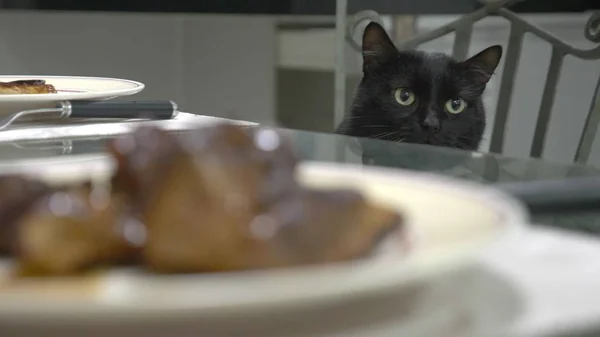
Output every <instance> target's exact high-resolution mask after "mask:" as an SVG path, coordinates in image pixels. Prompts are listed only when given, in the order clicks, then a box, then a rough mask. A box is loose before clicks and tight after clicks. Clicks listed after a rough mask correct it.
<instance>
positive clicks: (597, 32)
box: [585, 12, 600, 43]
mask: <svg viewBox="0 0 600 337" xmlns="http://www.w3.org/2000/svg"><path fill="white" fill-rule="evenodd" d="M585 37H586V38H587V39H588V40H590V41H592V42H595V43H600V12H596V13H594V14H592V16H591V17H590V19H589V20H588V22H587V24H586V25H585Z"/></svg>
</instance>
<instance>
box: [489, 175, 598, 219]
mask: <svg viewBox="0 0 600 337" xmlns="http://www.w3.org/2000/svg"><path fill="white" fill-rule="evenodd" d="M496 187H498V188H500V189H501V190H503V191H505V192H507V193H509V194H511V195H512V196H514V197H516V198H517V199H520V200H521V202H523V203H524V204H525V205H526V206H527V208H529V211H530V212H531V213H533V214H536V215H539V214H553V213H561V214H564V213H578V212H600V177H593V176H592V177H582V178H567V179H562V180H550V181H531V182H513V183H502V184H497V185H496Z"/></svg>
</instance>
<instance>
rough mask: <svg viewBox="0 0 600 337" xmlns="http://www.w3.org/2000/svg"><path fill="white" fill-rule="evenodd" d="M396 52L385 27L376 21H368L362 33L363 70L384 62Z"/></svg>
mask: <svg viewBox="0 0 600 337" xmlns="http://www.w3.org/2000/svg"><path fill="white" fill-rule="evenodd" d="M397 53H398V50H397V49H396V46H394V43H393V42H392V40H390V38H389V36H388V34H387V33H386V32H385V29H383V27H381V25H380V24H378V23H376V22H371V23H369V25H368V26H367V28H365V32H364V34H363V43H362V54H363V70H366V69H368V68H369V67H372V66H374V65H376V64H378V63H381V62H384V61H386V60H388V59H389V58H391V57H392V56H394V55H396V54H397Z"/></svg>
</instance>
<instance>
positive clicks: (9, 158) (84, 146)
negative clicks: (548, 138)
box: [0, 129, 600, 234]
mask: <svg viewBox="0 0 600 337" xmlns="http://www.w3.org/2000/svg"><path fill="white" fill-rule="evenodd" d="M180 132H186V131H180ZM281 132H282V133H283V134H284V135H285V136H286V137H287V138H288V139H289V140H290V143H291V145H292V146H293V148H294V150H295V152H296V153H297V155H298V157H299V158H300V159H301V160H314V161H326V162H340V163H350V164H355V165H366V166H383V167H391V168H402V169H410V170H418V171H426V172H433V173H437V174H442V175H446V176H452V177H455V178H459V179H467V180H472V181H477V182H480V183H484V184H494V183H503V182H526V181H539V180H554V179H563V178H570V177H582V176H600V168H596V167H591V166H583V165H575V164H571V165H570V164H561V163H552V162H547V161H543V160H538V159H523V158H509V157H504V156H500V155H497V154H487V153H472V152H466V151H461V150H454V149H446V148H439V147H434V146H429V145H417V144H405V143H393V142H387V141H382V140H373V139H356V138H351V137H346V136H340V135H332V134H323V133H314V132H308V131H296V130H287V129H281ZM115 137H117V136H106V137H83V138H69V139H53V140H44V141H27V142H3V143H0V161H1V162H5V163H6V162H14V161H21V160H27V159H37V158H57V157H61V156H65V157H66V156H78V155H95V154H105V153H106V151H105V143H106V141H107V140H109V139H111V138H115ZM534 221H535V222H539V223H541V224H544V225H554V226H560V227H565V228H572V229H577V230H584V231H586V232H594V233H599V234H600V209H599V212H598V214H569V215H564V216H563V215H552V216H543V217H534Z"/></svg>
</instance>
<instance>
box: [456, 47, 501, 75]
mask: <svg viewBox="0 0 600 337" xmlns="http://www.w3.org/2000/svg"><path fill="white" fill-rule="evenodd" d="M500 58H502V47H501V46H499V45H495V46H491V47H488V48H486V49H484V50H483V51H481V52H479V54H477V55H475V56H473V57H471V58H470V59H468V60H466V61H464V62H463V64H464V65H466V66H467V68H468V69H469V70H471V71H472V72H473V75H474V76H473V78H474V80H475V81H477V82H479V83H480V84H486V83H487V82H488V81H489V80H490V78H491V77H492V75H493V74H494V71H495V70H496V67H498V63H500Z"/></svg>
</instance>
